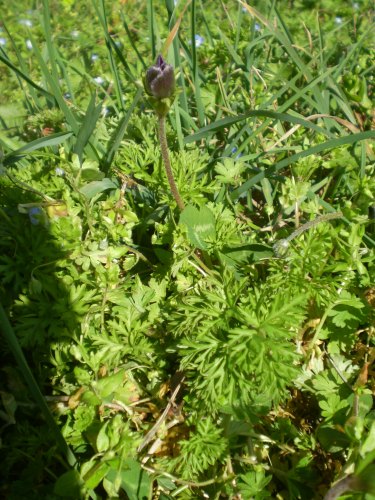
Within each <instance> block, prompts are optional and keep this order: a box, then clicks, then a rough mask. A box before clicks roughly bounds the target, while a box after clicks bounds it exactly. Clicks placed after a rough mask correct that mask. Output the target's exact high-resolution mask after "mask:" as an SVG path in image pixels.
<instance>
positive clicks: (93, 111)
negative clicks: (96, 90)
mask: <svg viewBox="0 0 375 500" xmlns="http://www.w3.org/2000/svg"><path fill="white" fill-rule="evenodd" d="M95 98H96V95H95V94H93V95H92V97H91V100H90V103H89V105H88V108H87V111H86V114H85V117H84V119H83V122H82V126H81V128H80V129H79V132H78V134H77V140H76V143H75V146H74V152H75V153H76V154H77V155H78V157H79V160H80V162H82V154H83V150H84V148H85V146H86V144H87V143H88V141H89V139H90V137H91V134H92V133H93V131H94V129H95V126H96V122H97V121H98V119H99V116H100V112H101V110H102V103H99V104H98V105H97V106H95Z"/></svg>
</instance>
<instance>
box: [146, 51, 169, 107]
mask: <svg viewBox="0 0 375 500" xmlns="http://www.w3.org/2000/svg"><path fill="white" fill-rule="evenodd" d="M144 87H145V90H146V92H147V94H148V95H149V96H150V98H151V102H152V104H153V106H154V108H155V111H156V112H157V113H158V114H159V115H166V114H167V113H168V111H169V108H170V106H171V104H172V102H173V100H174V98H175V90H176V81H175V76H174V69H173V66H171V65H170V64H167V63H166V62H165V61H164V59H163V57H162V56H161V55H159V56H158V58H157V60H156V64H155V65H154V66H151V67H150V68H149V69H148V70H147V72H146V75H145V78H144Z"/></svg>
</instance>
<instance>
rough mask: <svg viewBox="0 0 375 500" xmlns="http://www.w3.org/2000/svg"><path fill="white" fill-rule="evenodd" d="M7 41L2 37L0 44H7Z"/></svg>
mask: <svg viewBox="0 0 375 500" xmlns="http://www.w3.org/2000/svg"><path fill="white" fill-rule="evenodd" d="M6 43H7V41H6V39H5V38H0V45H1V46H4V45H6Z"/></svg>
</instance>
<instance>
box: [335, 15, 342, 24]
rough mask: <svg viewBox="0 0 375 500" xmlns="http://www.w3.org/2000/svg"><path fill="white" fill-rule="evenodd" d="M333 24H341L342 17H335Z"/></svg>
mask: <svg viewBox="0 0 375 500" xmlns="http://www.w3.org/2000/svg"><path fill="white" fill-rule="evenodd" d="M335 23H336V24H342V17H340V16H336V17H335Z"/></svg>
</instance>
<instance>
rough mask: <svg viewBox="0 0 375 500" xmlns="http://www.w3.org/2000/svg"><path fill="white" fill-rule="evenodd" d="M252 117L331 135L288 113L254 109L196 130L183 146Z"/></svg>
mask: <svg viewBox="0 0 375 500" xmlns="http://www.w3.org/2000/svg"><path fill="white" fill-rule="evenodd" d="M253 116H260V117H263V116H266V117H269V118H272V119H274V120H280V121H286V122H290V123H298V124H299V125H303V126H304V127H306V128H309V129H313V130H315V131H316V132H319V133H320V134H323V135H326V136H332V134H331V133H330V132H328V131H327V130H324V129H322V128H321V127H319V126H318V125H316V124H315V123H312V122H310V121H308V120H305V119H304V118H300V117H298V116H293V115H290V114H288V113H278V112H277V111H269V110H263V109H254V110H251V111H247V112H246V113H243V114H242V115H236V116H228V117H226V118H222V119H221V120H218V121H216V122H213V123H210V125H207V127H203V128H201V129H200V130H198V132H197V133H195V134H192V135H189V136H187V137H185V139H184V142H185V144H188V143H190V142H195V141H200V140H201V139H204V138H205V137H206V136H207V134H209V133H211V132H216V131H218V130H223V129H224V128H227V127H229V126H231V125H234V124H236V123H239V122H242V121H244V120H247V119H248V118H250V117H253Z"/></svg>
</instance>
